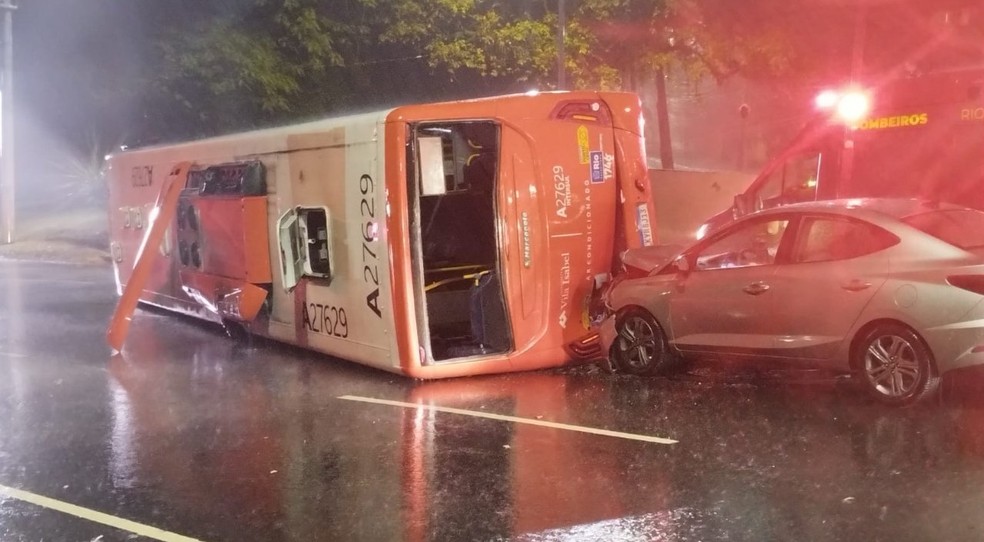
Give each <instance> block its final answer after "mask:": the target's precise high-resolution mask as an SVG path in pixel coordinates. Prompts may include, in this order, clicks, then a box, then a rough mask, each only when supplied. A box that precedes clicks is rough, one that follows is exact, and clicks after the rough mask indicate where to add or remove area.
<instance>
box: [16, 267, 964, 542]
mask: <svg viewBox="0 0 984 542" xmlns="http://www.w3.org/2000/svg"><path fill="white" fill-rule="evenodd" d="M114 302H115V295H114V292H113V284H112V278H111V275H110V272H109V270H108V268H105V267H73V266H58V265H39V264H24V263H9V262H6V263H0V540H2V541H4V542H7V541H41V540H44V541H62V540H66V541H77V540H78V541H90V540H101V541H114V540H133V539H139V540H147V539H149V538H145V537H141V536H138V535H135V534H133V532H132V530H127V529H121V528H116V527H109V526H105V525H103V524H100V523H97V522H94V521H91V520H90V519H83V518H80V517H76V516H75V515H71V514H66V513H63V512H60V511H57V510H54V509H52V508H51V507H50V506H39V505H37V504H32V503H30V502H27V501H25V500H23V499H21V498H17V497H14V496H11V495H10V493H9V491H8V492H7V493H6V494H5V493H4V490H3V488H13V489H15V490H23V491H28V492H31V494H34V495H41V496H45V497H48V498H51V499H55V500H57V501H59V502H63V503H70V504H73V505H76V506H79V507H83V508H84V509H85V510H88V511H98V512H102V513H105V514H109V515H111V516H113V517H116V518H124V519H127V520H131V521H134V522H137V523H139V524H141V525H145V526H152V527H155V528H158V529H161V530H163V531H166V533H165V534H166V535H167V536H174V537H177V536H185V537H191V538H193V539H198V540H207V541H249V540H258V541H280V540H295V541H313V540H372V541H375V540H380V541H389V540H394V541H408V542H418V541H429V540H437V541H443V540H450V541H458V540H518V541H541V540H542V541H546V540H623V541H636V540H638V541H650V540H667V541H669V540H681V541H686V540H891V541H902V540H980V539H984V514H982V513H981V511H982V508H984V401H979V400H977V399H976V396H977V395H979V394H980V393H981V392H980V388H979V384H977V383H975V382H974V378H971V377H961V379H960V381H959V382H957V383H956V384H959V385H955V384H950V385H948V387H947V389H949V390H950V391H949V392H948V393H947V394H946V395H945V396H944V398H943V400H942V401H941V402H940V403H941V404H939V405H934V406H932V407H930V408H924V409H918V410H902V411H896V410H888V409H886V408H884V407H881V406H879V405H876V404H873V403H870V402H868V401H867V400H865V399H863V398H861V397H860V393H859V392H858V390H856V389H855V388H854V387H853V386H852V385H850V384H849V383H847V382H844V381H843V380H842V379H835V378H832V377H830V376H827V375H822V374H817V373H812V372H805V371H798V372H791V371H761V370H760V371H753V370H750V369H748V368H726V367H721V366H719V365H716V364H715V365H712V366H704V367H699V368H696V369H692V370H691V371H689V372H688V373H686V374H683V375H680V376H676V377H673V378H651V379H639V378H633V377H624V376H612V375H608V374H605V373H602V372H600V371H598V370H595V369H593V368H591V367H581V368H575V369H566V370H561V371H549V372H538V373H529V374H520V375H510V376H503V377H491V378H474V379H459V380H453V381H444V382H425V383H414V382H411V381H408V380H405V379H402V378H400V377H397V376H394V375H389V374H386V373H380V372H376V371H373V370H368V369H363V368H360V367H357V366H353V365H350V364H347V363H344V362H341V361H337V360H332V359H327V358H324V357H320V356H316V355H313V354H310V353H306V352H304V351H300V350H297V349H291V348H286V347H283V346H281V345H277V344H274V343H269V342H257V343H255V344H252V345H242V344H237V343H235V342H233V341H231V340H230V339H227V338H226V337H225V336H224V335H223V334H222V333H221V331H220V330H218V329H216V328H211V327H204V326H200V325H197V324H194V323H191V322H189V321H187V320H184V319H180V318H176V317H173V316H168V315H164V314H159V313H156V312H149V311H145V310H144V311H139V312H138V316H137V317H136V319H135V320H134V323H133V326H132V327H131V336H130V339H129V341H128V343H127V347H126V348H125V350H124V353H123V355H122V356H116V357H112V356H111V355H110V352H109V349H108V348H107V347H106V346H105V345H104V341H103V334H104V329H105V323H106V321H107V320H108V317H109V314H110V312H111V311H112V308H113V305H114ZM346 395H347V396H358V397H362V398H369V399H382V400H389V401H398V402H404V403H412V404H423V405H434V406H440V407H454V408H459V409H465V410H469V411H477V412H481V413H496V414H502V415H508V416H515V417H519V418H525V419H532V420H539V421H552V422H559V423H564V424H570V425H576V426H585V427H592V428H603V429H610V430H613V431H619V432H625V433H631V434H639V435H648V436H658V437H663V438H667V439H673V440H676V441H677V443H676V444H661V443H653V442H640V441H635V440H629V439H625V438H619V437H613V436H600V435H594V434H586V433H581V432H575V431H570V430H566V429H556V428H547V427H539V426H534V425H528V424H522V423H515V422H513V421H500V420H491V419H483V418H476V417H473V416H469V415H466V414H458V413H445V412H435V411H434V410H431V409H428V408H404V407H400V406H393V405H388V404H371V403H365V402H355V401H350V400H343V399H339V397H340V396H346ZM163 536H164V535H162V538H160V539H167V540H182V539H181V538H166V537H163Z"/></svg>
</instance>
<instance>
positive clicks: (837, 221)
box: [772, 214, 899, 359]
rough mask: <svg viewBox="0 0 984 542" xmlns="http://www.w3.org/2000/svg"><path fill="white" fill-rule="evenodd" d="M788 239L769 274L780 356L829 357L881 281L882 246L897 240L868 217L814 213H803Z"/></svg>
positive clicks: (883, 273)
mask: <svg viewBox="0 0 984 542" xmlns="http://www.w3.org/2000/svg"><path fill="white" fill-rule="evenodd" d="M790 240H791V241H792V246H791V250H790V252H789V257H788V259H785V260H784V261H783V262H782V263H781V264H780V265H777V266H776V272H775V274H774V275H773V276H772V291H773V294H774V299H775V309H774V310H775V326H776V330H777V335H776V348H777V350H778V352H779V353H780V355H782V356H789V357H795V358H804V359H828V358H831V357H832V356H834V355H835V354H836V352H837V348H838V346H840V345H841V344H842V342H843V341H845V340H848V339H849V338H848V337H847V334H848V332H849V331H850V329H851V328H852V326H853V325H854V323H855V322H856V321H857V319H858V316H859V315H860V314H861V311H862V310H863V309H864V307H865V306H866V305H867V304H868V303H869V302H870V301H871V299H872V297H873V296H874V295H875V293H876V292H877V291H878V289H879V288H881V286H882V285H883V284H884V283H885V281H886V279H887V276H888V271H889V259H888V255H887V251H886V250H885V249H886V248H888V247H890V246H892V245H894V244H896V243H898V241H899V239H898V238H897V237H896V236H895V235H893V234H891V233H889V232H887V231H885V230H883V229H881V228H879V227H877V226H875V225H873V224H871V223H869V222H865V221H862V220H857V219H853V218H849V217H844V216H836V215H823V214H818V215H809V216H804V217H802V218H801V219H800V222H799V224H798V226H797V227H796V228H795V232H794V233H793V234H792V236H791V239H790Z"/></svg>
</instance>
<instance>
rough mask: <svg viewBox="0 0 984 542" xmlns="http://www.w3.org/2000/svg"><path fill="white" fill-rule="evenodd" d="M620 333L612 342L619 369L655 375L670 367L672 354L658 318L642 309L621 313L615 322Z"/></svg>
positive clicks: (617, 368)
mask: <svg viewBox="0 0 984 542" xmlns="http://www.w3.org/2000/svg"><path fill="white" fill-rule="evenodd" d="M615 327H616V331H617V333H618V336H617V337H616V339H615V342H614V343H612V351H611V356H612V361H613V362H614V365H615V369H616V370H618V371H621V372H625V373H630V374H637V375H643V374H653V373H656V372H658V371H661V370H663V369H665V368H666V366H667V365H668V364H669V362H670V354H669V352H668V350H667V347H666V338H665V336H664V335H663V330H662V329H660V327H659V324H658V323H656V319H655V318H653V317H652V315H651V314H649V313H648V312H646V311H645V310H643V309H641V308H632V309H629V310H627V311H626V312H624V313H623V314H621V315H620V316H619V317H618V319H617V321H616V324H615Z"/></svg>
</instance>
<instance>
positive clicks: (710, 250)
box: [669, 215, 789, 354]
mask: <svg viewBox="0 0 984 542" xmlns="http://www.w3.org/2000/svg"><path fill="white" fill-rule="evenodd" d="M788 224H789V220H788V219H787V218H783V217H779V218H776V215H772V216H771V217H760V218H756V219H752V220H748V221H744V222H740V223H737V224H735V225H734V226H732V227H730V228H728V229H726V230H724V231H722V232H721V233H719V234H717V235H715V236H714V237H712V238H709V239H708V240H707V241H706V242H705V243H702V244H701V245H698V246H697V247H696V248H695V250H693V251H692V252H690V253H689V254H688V255H687V258H688V261H689V263H690V266H691V270H690V271H689V272H688V273H685V274H683V275H681V276H680V278H679V279H678V280H677V284H676V291H675V292H673V293H672V295H671V298H670V304H669V305H670V309H669V313H670V326H671V331H672V336H673V342H674V344H675V345H676V346H677V347H678V348H680V349H681V350H689V351H695V352H728V353H745V354H761V353H766V351H768V350H771V349H772V348H773V346H774V344H775V341H774V334H775V322H774V321H773V318H772V316H771V312H772V310H773V309H772V305H773V298H774V296H773V294H772V291H771V288H772V276H773V275H774V274H775V270H776V265H775V262H776V255H777V254H779V251H780V245H781V243H782V241H783V238H784V236H785V231H786V226H787V225H788Z"/></svg>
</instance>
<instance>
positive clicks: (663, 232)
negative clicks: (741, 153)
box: [649, 169, 754, 246]
mask: <svg viewBox="0 0 984 542" xmlns="http://www.w3.org/2000/svg"><path fill="white" fill-rule="evenodd" d="M753 179H754V175H752V174H749V173H736V172H730V171H679V170H676V171H671V170H663V169H651V170H649V180H650V182H651V183H652V187H653V200H655V203H656V232H657V234H658V235H659V243H660V244H663V245H665V244H679V245H684V246H686V245H689V244H690V243H691V242H693V240H694V233H695V232H696V231H697V228H698V227H700V225H701V224H702V223H703V222H704V221H705V220H706V219H708V218H710V217H711V216H713V215H715V214H717V213H718V212H720V211H722V210H724V209H727V208H729V207H731V204H732V203H733V202H734V198H735V194H738V193H740V192H742V191H743V190H744V189H745V187H747V186H748V185H749V184H750V183H751V182H752V180H753Z"/></svg>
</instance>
